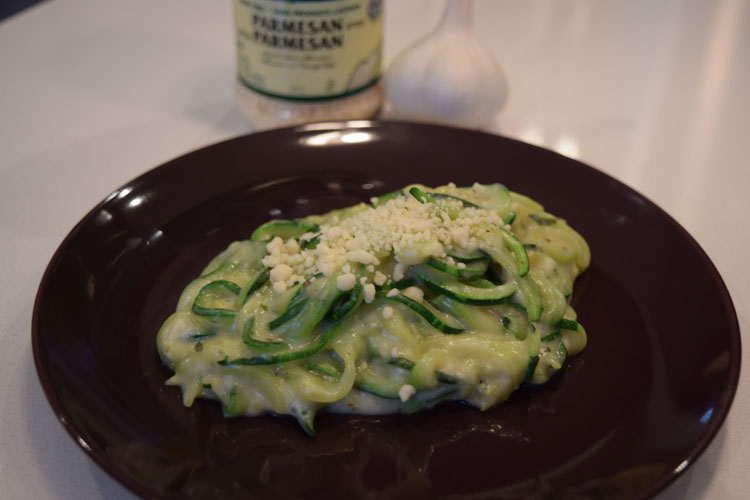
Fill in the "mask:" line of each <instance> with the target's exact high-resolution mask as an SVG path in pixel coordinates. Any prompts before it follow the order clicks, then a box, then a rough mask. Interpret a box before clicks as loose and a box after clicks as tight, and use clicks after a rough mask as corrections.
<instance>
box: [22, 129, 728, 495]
mask: <svg viewBox="0 0 750 500" xmlns="http://www.w3.org/2000/svg"><path fill="white" fill-rule="evenodd" d="M449 181H453V182H455V183H457V184H459V185H466V184H471V183H473V182H475V181H478V182H482V183H490V182H502V183H504V184H506V185H507V186H508V187H509V188H511V189H513V190H515V191H519V192H521V193H524V194H527V195H529V196H531V197H533V198H535V199H537V200H539V201H540V202H542V203H543V204H544V205H545V206H546V207H547V209H548V210H549V211H551V212H552V213H555V214H557V215H559V216H561V217H564V218H565V219H567V220H568V221H569V223H570V224H571V225H572V226H573V227H575V228H576V229H578V230H579V231H580V232H581V233H582V234H583V235H584V237H585V238H586V239H587V240H588V242H589V243H590V245H591V250H592V253H593V261H592V266H591V268H590V269H589V270H588V271H587V272H586V273H585V274H584V276H583V277H581V278H580V279H579V281H578V282H577V285H576V287H577V288H576V295H575V298H574V300H575V302H576V303H575V306H576V308H577V310H578V312H579V317H580V319H581V321H582V322H583V324H584V325H585V326H586V328H587V330H588V332H589V338H590V340H589V345H588V347H587V348H586V350H585V351H584V352H583V353H582V354H581V355H580V356H577V357H575V358H572V359H571V360H570V361H569V363H568V366H567V370H566V371H565V373H564V375H563V376H562V377H560V378H558V379H556V380H555V381H554V382H552V383H550V384H549V385H547V386H545V387H543V388H541V389H538V390H526V391H521V392H517V393H516V394H514V395H513V396H512V397H511V398H510V400H509V401H508V402H507V403H506V404H504V405H502V406H500V407H498V408H495V409H493V410H490V411H487V412H484V413H481V412H479V411H477V410H474V409H472V408H469V407H465V406H461V405H452V406H445V407H440V408H438V409H436V410H434V411H432V412H429V413H424V414H419V415H414V416H400V415H395V416H387V417H354V416H341V415H323V416H320V417H319V418H318V419H317V421H316V422H317V429H318V436H317V437H316V438H314V439H311V438H308V437H307V436H306V435H305V434H304V433H303V432H302V431H301V430H300V428H299V427H298V425H297V424H296V422H295V421H294V420H293V419H291V418H279V417H272V416H266V417H259V418H237V419H224V418H222V416H221V411H220V409H219V407H218V405H217V404H215V403H213V402H210V401H200V402H198V403H196V404H195V405H194V406H193V407H192V408H184V407H183V406H182V403H181V401H180V393H179V390H178V389H175V388H168V387H165V386H164V381H165V380H166V378H167V377H168V376H169V373H170V372H169V370H167V369H166V368H164V367H163V366H162V365H161V364H160V363H159V360H158V358H157V355H156V350H155V336H156V333H157V330H158V329H159V326H160V325H161V323H162V321H163V320H164V319H165V318H166V317H167V316H168V315H169V314H170V313H171V312H172V310H173V309H174V307H175V304H176V301H177V297H178V294H179V293H180V292H181V291H182V289H183V287H184V286H185V285H186V284H187V283H188V281H189V280H190V279H191V278H192V277H194V276H195V275H197V274H198V273H199V271H200V270H201V269H202V268H203V266H204V265H205V264H206V262H207V261H208V259H209V258H210V257H211V256H213V255H214V254H216V253H218V252H219V251H220V250H222V249H223V248H224V247H226V246H227V245H228V244H229V243H230V242H232V241H234V240H237V239H244V238H247V237H248V235H249V234H250V232H251V231H252V229H253V228H254V227H255V226H257V225H258V224H260V223H261V222H263V221H265V220H267V219H269V218H271V217H284V218H291V217H298V216H302V215H305V214H309V213H314V212H322V211H326V210H329V209H332V208H335V207H340V206H343V205H349V204H352V203H355V202H358V201H361V200H368V199H369V198H370V197H371V196H373V195H375V194H379V193H383V192H387V191H389V190H393V189H395V188H399V187H402V186H403V185H406V184H407V183H411V182H421V183H424V184H428V185H439V184H445V183H447V182H449ZM32 333H33V347H34V357H35V361H36V367H37V371H38V373H39V378H40V379H41V382H42V385H43V387H44V390H45V392H46V394H47V398H48V399H49V401H50V404H51V405H52V407H53V408H54V411H55V412H56V414H57V415H58V417H59V418H60V421H61V422H62V423H63V425H64V427H65V428H66V429H67V431H68V432H69V433H70V434H71V435H72V436H73V437H74V438H75V439H76V441H77V442H78V443H79V444H80V445H81V446H82V447H83V449H84V450H85V451H86V452H87V453H88V454H89V455H90V456H91V457H92V458H93V459H94V460H95V461H96V462H97V463H98V464H99V465H100V466H101V467H103V468H104V469H105V470H106V471H107V472H109V473H110V474H112V475H113V476H114V477H115V478H116V479H118V480H119V481H120V482H122V484H124V485H125V486H127V487H128V488H130V489H131V490H133V491H134V492H136V493H138V494H140V495H142V496H144V497H149V498H151V497H153V498H163V499H167V498H195V499H205V498H220V499H222V500H229V499H232V498H249V497H258V498H267V497H285V498H288V497H313V498H318V497H319V498H326V499H329V500H330V499H333V498H355V497H356V498H409V499H412V500H413V499H419V498H457V497H472V498H496V497H500V496H502V497H504V498H527V497H534V498H546V497H556V498H559V497H575V498H579V497H602V496H606V497H607V498H633V497H648V496H651V495H653V494H655V493H656V492H658V491H660V490H662V489H663V488H664V487H665V486H666V485H667V484H669V483H670V482H671V481H672V480H673V479H674V478H675V477H676V476H677V475H678V474H679V473H680V472H681V471H682V470H684V469H685V467H686V466H687V465H689V464H691V463H692V462H693V461H694V460H695V459H696V458H697V457H698V456H699V455H700V453H701V452H702V451H703V450H704V449H705V447H706V446H707V445H708V443H709V441H710V440H711V439H712V438H713V437H714V435H715V434H716V432H717V430H718V429H719V427H720V425H721V423H722V422H723V420H724V418H725V417H726V414H727V412H728V411H729V407H730V404H731V401H732V398H733V396H734V393H735V389H736V386H737V381H738V376H739V367H740V335H739V326H738V323H737V317H736V314H735V311H734V307H733V305H732V302H731V299H730V297H729V295H728V293H727V290H726V288H725V286H724V284H723V282H722V280H721V278H720V276H719V274H718V273H717V271H716V269H715V268H714V266H713V265H712V264H711V262H710V261H709V259H708V257H707V256H706V255H705V254H704V252H703V251H702V250H701V248H700V247H699V246H698V245H697V244H696V242H695V241H694V240H693V239H692V238H691V237H690V236H689V235H688V234H687V233H686V232H685V231H684V230H683V229H682V228H681V227H680V226H679V225H678V224H677V223H676V222H675V221H674V220H673V219H672V218H670V217H669V216H668V215H667V214H665V213H664V212H663V211H662V210H661V209H659V208H658V207H656V206H655V205H654V204H653V203H651V202H649V201H648V200H646V199H644V197H643V196H641V195H639V194H638V193H636V192H634V191H633V190H631V189H629V188H628V187H626V186H624V185H623V184H621V183H620V182H618V181H616V180H614V179H612V178H611V177H609V176H607V175H605V174H603V173H602V172H600V171H598V170H595V169H593V168H591V167H588V166H586V165H583V164H581V163H579V162H576V161H574V160H571V159H568V158H565V157H563V156H560V155H557V154H555V153H552V152H550V151H547V150H544V149H540V148H537V147H533V146H530V145H528V144H524V143H520V142H517V141H513V140H510V139H506V138H502V137H498V136H494V135H490V134H484V133H479V132H472V131H466V130H459V129H453V128H448V127H439V126H429V125H415V124H404V123H377V122H356V123H350V124H320V125H316V126H308V127H301V128H295V129H284V130H277V131H270V132H265V133H259V134H253V135H249V136H245V137H240V138H237V139H233V140H230V141H227V142H224V143H221V144H217V145H214V146H211V147H208V148H205V149H201V150H199V151H196V152H193V153H190V154H188V155H186V156H183V157H181V158H178V159H176V160H173V161H171V162H169V163H167V164H165V165H163V166H161V167H159V168H156V169H154V170H152V171H150V172H148V173H146V174H145V175H143V176H141V177H139V178H137V179H135V180H134V181H132V182H131V183H129V184H128V185H126V186H124V187H123V188H121V189H119V190H118V191H116V192H114V193H113V194H112V195H110V196H109V197H108V198H107V199H106V200H104V201H103V202H102V203H101V204H99V205H98V206H97V207H96V208H94V209H93V210H92V211H91V212H90V213H89V214H88V215H87V216H86V217H85V218H84V219H83V220H82V221H81V222H80V223H79V224H78V225H77V226H76V227H75V228H74V229H73V231H72V232H71V233H70V234H69V235H68V237H67V238H66V239H65V241H64V242H63V243H62V245H61V246H60V248H59V249H58V251H57V252H56V253H55V255H54V257H53V258H52V261H51V262H50V264H49V267H48V268H47V271H46V273H45V275H44V278H43V280H42V283H41V286H40V289H39V293H38V295H37V300H36V304H35V308H34V318H33V332H32Z"/></svg>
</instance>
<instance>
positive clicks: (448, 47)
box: [384, 0, 508, 128]
mask: <svg viewBox="0 0 750 500" xmlns="http://www.w3.org/2000/svg"><path fill="white" fill-rule="evenodd" d="M472 12H473V0H448V2H447V5H446V9H445V12H444V13H443V17H442V20H441V21H440V24H439V25H438V27H437V28H436V29H435V30H434V31H433V32H432V33H431V34H430V35H428V36H427V37H425V38H423V39H422V40H420V41H419V42H417V43H416V44H415V45H414V46H413V47H411V48H409V49H407V50H406V51H404V52H403V53H402V54H401V55H399V56H398V57H397V58H396V60H395V61H394V62H393V64H392V65H391V67H390V69H389V70H388V71H387V72H386V76H385V81H384V86H385V93H386V99H387V101H388V104H389V109H388V111H387V116H388V117H392V118H400V119H409V120H416V121H429V122H437V123H443V124H449V125H456V126H462V127H468V128H482V127H485V126H487V125H489V124H491V122H492V121H493V119H494V118H495V117H496V115H497V114H498V112H499V111H500V109H501V108H502V106H503V104H504V103H505V101H506V97H507V94H508V86H507V83H506V80H505V75H504V74H503V72H502V70H501V69H500V66H499V65H498V64H497V62H496V61H495V59H494V57H493V56H492V54H490V52H489V51H488V50H487V49H486V48H485V47H484V45H482V43H481V42H480V41H479V39H478V38H477V37H476V36H475V34H474V31H473V28H472V20H471V18H472Z"/></svg>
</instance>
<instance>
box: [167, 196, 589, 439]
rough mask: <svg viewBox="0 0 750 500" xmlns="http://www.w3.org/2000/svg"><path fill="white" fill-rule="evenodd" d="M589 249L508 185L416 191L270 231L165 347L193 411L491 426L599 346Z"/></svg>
mask: <svg viewBox="0 0 750 500" xmlns="http://www.w3.org/2000/svg"><path fill="white" fill-rule="evenodd" d="M589 260H590V252H589V248H588V245H587V244H586V242H585V240H584V239H583V238H582V237H581V236H580V235H579V234H578V233H577V232H576V231H574V230H573V229H572V228H570V227H569V226H568V225H567V223H566V222H565V221H564V220H563V219H560V218H558V217H555V216H554V215H551V214H549V213H547V212H545V211H544V209H543V207H542V206H541V205H539V204H538V203H537V202H535V201H533V200H531V199H530V198H527V197H525V196H523V195H520V194H517V193H513V192H510V191H508V190H507V189H506V188H505V187H504V186H502V185H500V184H492V185H479V184H475V185H474V186H471V187H456V186H454V185H452V184H450V185H447V186H440V187H437V188H427V187H425V186H421V185H412V186H407V187H406V188H404V189H403V190H400V191H395V192H393V193H389V194H386V195H383V196H381V197H379V198H373V199H372V200H371V203H370V204H364V203H362V204H359V205H355V206H352V207H348V208H344V209H340V210H335V211H333V212H330V213H328V214H324V215H317V216H310V217H307V218H305V219H301V220H295V221H278V220H277V221H270V222H268V223H266V224H264V225H262V226H261V227H259V228H258V229H257V230H256V231H255V232H254V233H253V235H252V236H251V238H250V239H249V240H246V241H238V242H234V243H232V244H231V245H229V247H228V248H227V249H226V250H225V251H223V252H222V253H221V254H219V255H218V256H216V257H215V258H214V259H213V260H212V261H211V262H210V263H209V264H208V265H207V266H206V268H205V270H204V272H203V273H202V274H201V276H200V277H198V278H197V279H195V280H193V281H192V282H191V283H190V284H189V285H188V286H187V287H186V288H185V290H184V291H183V293H182V295H181V297H180V299H179V302H178V304H177V310H176V311H175V312H174V313H173V314H172V315H171V316H170V317H169V318H168V319H167V320H166V322H165V323H164V325H163V326H162V327H161V329H160V331H159V333H158V337H157V348H158V351H159V354H160V356H161V359H162V360H163V362H164V363H165V364H166V365H167V366H169V367H170V368H171V369H172V370H173V371H174V376H172V377H171V378H170V379H169V380H168V381H167V384H168V385H173V386H179V387H181V389H182V395H183V402H184V404H185V405H186V406H190V405H192V404H193V402H194V400H195V398H197V397H202V398H210V399H214V400H218V401H219V402H220V403H221V404H222V407H223V411H224V413H225V415H228V416H229V415H247V416H254V415H260V414H264V413H275V414H280V415H281V414H286V415H293V416H294V417H296V418H297V420H298V421H299V423H300V424H301V425H302V427H303V428H304V430H305V431H306V432H307V433H309V434H311V435H313V434H314V432H315V431H314V427H313V422H314V417H315V415H316V413H318V412H319V411H321V410H324V409H325V410H329V411H336V412H351V413H395V412H402V413H413V412H417V411H421V410H425V409H428V408H431V407H433V406H434V405H436V404H438V403H440V402H442V401H447V400H462V401H466V402H467V403H469V404H471V405H473V406H475V407H477V408H479V409H481V410H485V409H487V408H490V407H492V406H495V405H497V404H499V403H501V402H503V401H505V400H506V399H507V398H508V397H509V396H510V394H511V393H512V392H513V391H515V390H516V389H518V388H519V387H521V386H523V385H541V384H545V383H547V382H548V381H549V380H550V379H551V378H552V377H554V376H555V375H556V374H558V373H560V371H561V370H562V369H563V367H564V365H565V362H566V359H567V356H569V355H575V354H577V353H578V352H580V351H581V350H582V349H583V348H584V347H585V345H586V333H585V331H584V328H583V326H581V324H580V323H578V321H577V318H576V313H575V311H574V310H573V309H572V308H571V307H570V305H569V299H570V296H571V294H572V292H573V282H574V280H575V278H576V277H577V276H578V275H579V274H580V273H581V272H583V271H584V270H585V269H586V268H587V267H588V265H589Z"/></svg>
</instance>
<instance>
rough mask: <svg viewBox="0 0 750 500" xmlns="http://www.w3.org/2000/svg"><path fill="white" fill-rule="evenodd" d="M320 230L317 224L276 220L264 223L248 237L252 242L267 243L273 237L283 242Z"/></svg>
mask: <svg viewBox="0 0 750 500" xmlns="http://www.w3.org/2000/svg"><path fill="white" fill-rule="evenodd" d="M319 230H320V227H319V226H318V225H317V224H312V223H310V222H303V221H296V220H285V219H277V220H272V221H269V222H266V223H265V224H262V225H261V226H260V227H258V228H257V229H256V230H255V231H253V234H252V235H250V239H251V240H252V241H269V240H272V239H273V238H275V237H277V236H278V237H280V238H281V239H283V240H286V239H289V238H298V237H300V236H302V235H303V234H305V233H316V232H318V231H319Z"/></svg>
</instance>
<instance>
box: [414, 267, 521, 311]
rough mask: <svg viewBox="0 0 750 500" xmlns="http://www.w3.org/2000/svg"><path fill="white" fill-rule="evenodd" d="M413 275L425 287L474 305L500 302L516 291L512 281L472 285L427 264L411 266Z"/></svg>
mask: <svg viewBox="0 0 750 500" xmlns="http://www.w3.org/2000/svg"><path fill="white" fill-rule="evenodd" d="M411 269H412V272H413V273H414V275H415V276H416V277H417V278H418V279H419V280H420V281H421V282H422V283H423V284H424V286H425V287H426V288H429V289H432V290H434V291H436V292H438V293H441V294H444V295H447V296H449V297H452V298H454V299H456V300H458V301H459V302H464V303H466V304H474V305H492V304H500V303H502V302H503V301H504V300H505V299H507V298H508V297H510V296H511V295H513V293H514V292H515V291H516V288H515V286H514V285H513V284H512V283H506V284H503V285H493V286H492V287H491V288H485V287H479V286H472V285H470V284H467V283H464V282H461V281H459V280H457V279H456V278H455V277H454V276H452V275H451V274H449V273H445V272H443V271H439V270H437V269H435V268H434V267H431V266H427V265H422V264H420V265H417V266H412V268H411Z"/></svg>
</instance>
